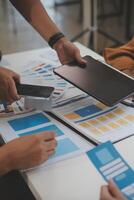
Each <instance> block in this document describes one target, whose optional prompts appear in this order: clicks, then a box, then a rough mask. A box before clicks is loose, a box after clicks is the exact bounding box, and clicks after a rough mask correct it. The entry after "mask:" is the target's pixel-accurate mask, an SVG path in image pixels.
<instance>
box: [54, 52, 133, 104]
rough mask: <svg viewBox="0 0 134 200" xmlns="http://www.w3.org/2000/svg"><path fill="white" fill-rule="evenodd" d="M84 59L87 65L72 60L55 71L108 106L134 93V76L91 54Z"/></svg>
mask: <svg viewBox="0 0 134 200" xmlns="http://www.w3.org/2000/svg"><path fill="white" fill-rule="evenodd" d="M84 59H85V60H87V64H86V65H85V66H80V65H79V64H78V63H76V62H72V63H70V64H69V65H63V66H61V67H59V68H57V69H55V70H54V72H55V73H56V74H58V75H59V76H61V77H62V78H64V79H66V80H67V81H69V82H70V83H72V84H73V85H75V86H76V87H78V88H80V89H81V90H83V91H84V92H86V93H87V94H89V95H91V96H93V97H95V98H96V99H98V100H99V101H101V102H102V103H104V104H105V105H107V106H113V105H115V104H117V103H119V102H120V101H122V100H123V99H125V98H126V97H128V96H130V95H132V94H134V79H133V78H131V77H128V76H127V75H125V74H123V73H121V72H119V71H118V70H116V69H114V68H112V67H110V66H108V65H106V64H104V63H102V62H100V61H97V60H95V59H94V58H92V57H90V56H85V57H84Z"/></svg>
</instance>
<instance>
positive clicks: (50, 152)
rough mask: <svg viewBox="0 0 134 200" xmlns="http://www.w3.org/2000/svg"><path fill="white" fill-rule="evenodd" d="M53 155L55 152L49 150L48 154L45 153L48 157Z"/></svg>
mask: <svg viewBox="0 0 134 200" xmlns="http://www.w3.org/2000/svg"><path fill="white" fill-rule="evenodd" d="M54 153H55V150H51V151H48V152H47V154H48V156H51V155H53V154H54Z"/></svg>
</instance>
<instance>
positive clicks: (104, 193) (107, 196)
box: [100, 185, 113, 200]
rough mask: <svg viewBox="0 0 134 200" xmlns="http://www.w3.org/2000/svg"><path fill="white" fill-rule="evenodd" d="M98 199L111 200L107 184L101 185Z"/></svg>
mask: <svg viewBox="0 0 134 200" xmlns="http://www.w3.org/2000/svg"><path fill="white" fill-rule="evenodd" d="M100 199H101V200H113V199H112V196H111V194H110V193H109V190H108V186H107V185H104V186H102V187H101V192H100Z"/></svg>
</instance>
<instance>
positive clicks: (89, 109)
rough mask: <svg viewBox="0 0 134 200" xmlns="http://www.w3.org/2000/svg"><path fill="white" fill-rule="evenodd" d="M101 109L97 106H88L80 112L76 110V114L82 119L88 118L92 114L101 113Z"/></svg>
mask: <svg viewBox="0 0 134 200" xmlns="http://www.w3.org/2000/svg"><path fill="white" fill-rule="evenodd" d="M100 111H101V109H100V108H98V107H97V106H96V105H91V106H87V107H85V108H81V109H79V110H76V111H75V113H76V114H78V115H80V116H81V117H86V116H89V115H92V114H95V113H97V112H100Z"/></svg>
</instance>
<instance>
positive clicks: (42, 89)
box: [16, 83, 54, 98]
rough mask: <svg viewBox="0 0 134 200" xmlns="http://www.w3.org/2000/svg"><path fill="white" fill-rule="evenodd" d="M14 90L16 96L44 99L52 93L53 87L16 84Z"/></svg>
mask: <svg viewBox="0 0 134 200" xmlns="http://www.w3.org/2000/svg"><path fill="white" fill-rule="evenodd" d="M16 88H17V92H18V94H20V95H26V96H33V97H44V98H49V97H50V96H51V94H52V92H53V91H54V87H49V86H39V85H28V84H19V83H16Z"/></svg>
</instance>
